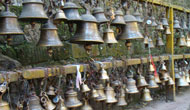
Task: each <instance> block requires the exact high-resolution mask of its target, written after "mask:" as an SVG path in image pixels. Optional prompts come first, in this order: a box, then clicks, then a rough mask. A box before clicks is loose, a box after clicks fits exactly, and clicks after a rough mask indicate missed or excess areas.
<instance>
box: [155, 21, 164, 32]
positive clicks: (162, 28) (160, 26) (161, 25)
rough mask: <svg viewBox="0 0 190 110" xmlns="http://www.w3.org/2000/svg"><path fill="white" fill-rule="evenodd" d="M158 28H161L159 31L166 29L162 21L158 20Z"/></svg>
mask: <svg viewBox="0 0 190 110" xmlns="http://www.w3.org/2000/svg"><path fill="white" fill-rule="evenodd" d="M156 30H159V31H163V30H164V27H163V24H162V22H158V25H157V27H156Z"/></svg>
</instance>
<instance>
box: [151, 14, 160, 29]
mask: <svg viewBox="0 0 190 110" xmlns="http://www.w3.org/2000/svg"><path fill="white" fill-rule="evenodd" d="M151 20H152V24H151V26H152V27H156V26H157V25H158V24H157V23H156V19H155V17H153V16H152V17H151Z"/></svg>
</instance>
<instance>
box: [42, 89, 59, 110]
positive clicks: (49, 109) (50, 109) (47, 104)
mask: <svg viewBox="0 0 190 110" xmlns="http://www.w3.org/2000/svg"><path fill="white" fill-rule="evenodd" d="M40 100H41V103H42V104H43V106H44V108H45V110H54V109H55V107H56V106H55V105H54V104H53V103H52V101H51V100H50V99H49V97H48V96H47V95H46V93H45V92H43V93H42V97H41V99H40Z"/></svg>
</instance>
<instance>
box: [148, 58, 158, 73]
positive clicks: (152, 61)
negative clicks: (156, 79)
mask: <svg viewBox="0 0 190 110" xmlns="http://www.w3.org/2000/svg"><path fill="white" fill-rule="evenodd" d="M150 60H151V63H152V65H153V67H154V76H157V75H158V74H157V71H156V66H155V64H154V60H153V58H152V55H150Z"/></svg>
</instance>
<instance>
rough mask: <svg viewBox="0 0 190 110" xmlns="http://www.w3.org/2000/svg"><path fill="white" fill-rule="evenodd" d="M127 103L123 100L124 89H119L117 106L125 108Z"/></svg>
mask: <svg viewBox="0 0 190 110" xmlns="http://www.w3.org/2000/svg"><path fill="white" fill-rule="evenodd" d="M126 105H127V102H126V100H125V90H124V88H121V89H120V94H119V96H118V102H117V106H119V107H121V106H126Z"/></svg>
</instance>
